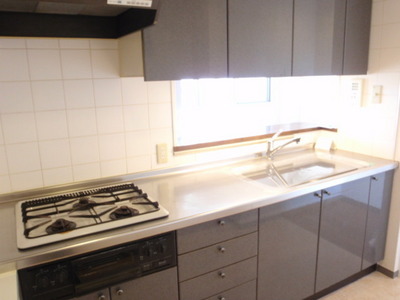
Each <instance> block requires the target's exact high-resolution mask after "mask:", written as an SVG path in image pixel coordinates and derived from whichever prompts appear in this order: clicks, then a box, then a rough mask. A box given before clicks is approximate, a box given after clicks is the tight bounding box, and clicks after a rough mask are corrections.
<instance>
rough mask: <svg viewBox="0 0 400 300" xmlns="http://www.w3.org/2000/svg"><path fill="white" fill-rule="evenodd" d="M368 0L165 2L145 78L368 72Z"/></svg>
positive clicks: (148, 34)
mask: <svg viewBox="0 0 400 300" xmlns="http://www.w3.org/2000/svg"><path fill="white" fill-rule="evenodd" d="M371 8H372V0H247V1H242V0H168V1H164V2H163V5H162V6H161V8H160V9H159V16H158V23H157V24H155V25H154V26H152V27H149V28H146V29H144V30H143V43H144V45H143V48H144V73H145V79H146V80H178V79H184V78H218V77H261V76H262V77H279V76H307V75H351V74H366V72H367V69H368V49H369V35H370V22H371Z"/></svg>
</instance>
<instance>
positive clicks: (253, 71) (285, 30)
mask: <svg viewBox="0 0 400 300" xmlns="http://www.w3.org/2000/svg"><path fill="white" fill-rule="evenodd" d="M228 3H229V5H228V24H229V25H228V29H229V30H228V45H229V47H228V58H229V59H228V70H229V71H228V74H229V77H279V76H290V75H291V72H292V28H293V22H292V19H293V18H292V15H293V0H268V1H265V0H246V1H243V0H229V1H228Z"/></svg>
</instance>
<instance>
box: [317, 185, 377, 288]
mask: <svg viewBox="0 0 400 300" xmlns="http://www.w3.org/2000/svg"><path fill="white" fill-rule="evenodd" d="M369 182H370V180H369V178H363V179H360V180H356V181H352V182H349V183H345V184H342V185H339V186H336V187H333V188H328V189H326V190H325V191H323V196H322V197H323V198H322V207H321V223H320V238H319V249H318V262H317V280H316V291H317V292H319V291H321V290H323V289H325V288H327V287H329V286H331V285H333V284H335V283H337V282H340V281H341V280H343V279H346V278H347V277H349V276H351V275H353V274H355V273H357V272H359V271H361V263H362V255H363V246H364V234H365V225H366V220H367V211H368V196H369Z"/></svg>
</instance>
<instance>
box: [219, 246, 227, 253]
mask: <svg viewBox="0 0 400 300" xmlns="http://www.w3.org/2000/svg"><path fill="white" fill-rule="evenodd" d="M225 250H226V249H225V247H221V246H220V247H218V251H219V252H221V253H225Z"/></svg>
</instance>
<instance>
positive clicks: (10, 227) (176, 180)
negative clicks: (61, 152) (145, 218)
mask: <svg viewBox="0 0 400 300" xmlns="http://www.w3.org/2000/svg"><path fill="white" fill-rule="evenodd" d="M336 153H338V154H340V155H341V156H346V157H349V158H352V159H358V160H363V161H367V162H369V165H368V166H365V167H363V168H360V169H358V170H355V171H351V172H348V173H345V174H341V175H337V176H334V177H331V178H328V179H323V180H318V181H315V182H310V183H307V184H303V185H300V186H295V187H285V188H271V187H268V186H267V185H263V184H260V183H257V182H251V181H250V180H245V179H244V178H243V177H241V176H238V175H235V174H234V173H233V172H232V169H233V168H237V167H239V166H243V165H246V164H249V163H255V162H257V161H260V162H261V161H262V159H252V160H247V161H236V162H233V163H232V164H225V165H220V166H215V165H209V166H207V168H205V169H204V168H202V169H200V168H199V167H197V168H188V169H184V170H183V169H179V170H178V171H177V170H176V169H175V170H172V171H173V172H166V173H165V174H161V175H156V176H151V177H146V178H136V179H133V180H132V181H133V182H134V183H135V184H136V185H138V186H139V187H140V188H141V189H142V190H143V191H145V192H146V193H148V194H149V195H150V196H151V197H152V198H153V199H154V200H156V201H158V202H159V203H160V204H161V205H162V206H163V207H165V208H166V209H167V210H168V211H169V213H170V215H169V216H168V217H167V218H164V219H160V220H155V221H150V222H147V223H143V224H137V225H130V226H127V227H124V228H119V229H113V230H109V231H106V232H101V233H95V234H92V235H88V236H84V237H79V238H75V239H71V240H66V241H63V242H58V243H54V244H50V245H45V246H40V247H37V248H33V249H28V250H18V248H17V244H16V236H15V203H14V202H8V203H2V204H0V236H1V237H2V239H1V243H0V271H1V270H2V269H3V270H7V269H13V268H22V267H27V266H30V265H35V264H40V263H45V262H48V261H51V260H56V259H61V258H65V257H69V256H73V255H77V254H82V253H85V252H90V251H93V250H98V249H102V248H106V247H110V246H114V245H117V244H121V243H126V242H130V241H134V240H137V239H141V238H145V237H149V236H152V235H156V234H160V233H163V232H167V231H172V230H177V229H180V228H183V227H187V226H191V225H194V224H199V223H202V222H206V221H210V220H213V219H218V218H222V217H225V216H228V215H232V214H236V213H240V212H244V211H247V210H251V209H256V208H260V207H263V206H266V205H270V204H273V203H276V202H280V201H284V200H287V199H291V198H294V197H297V196H300V195H303V194H307V193H310V192H314V191H317V190H320V189H324V188H327V187H330V186H334V185H337V184H341V183H344V182H347V181H351V180H356V179H359V178H362V177H366V176H371V175H374V174H377V173H381V172H385V171H389V170H392V169H395V168H396V167H397V162H394V161H389V160H384V159H379V158H374V157H369V156H364V155H359V154H355V153H349V152H344V151H337V152H336ZM208 167H209V168H208Z"/></svg>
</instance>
